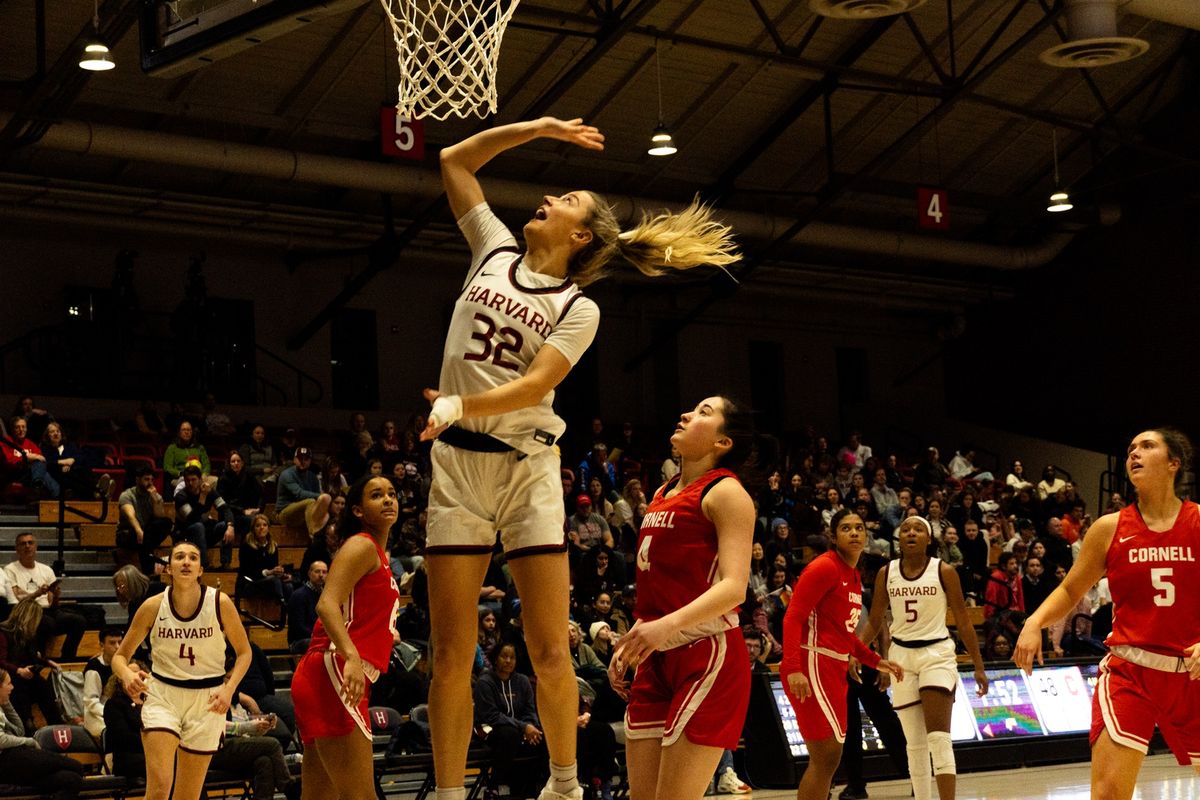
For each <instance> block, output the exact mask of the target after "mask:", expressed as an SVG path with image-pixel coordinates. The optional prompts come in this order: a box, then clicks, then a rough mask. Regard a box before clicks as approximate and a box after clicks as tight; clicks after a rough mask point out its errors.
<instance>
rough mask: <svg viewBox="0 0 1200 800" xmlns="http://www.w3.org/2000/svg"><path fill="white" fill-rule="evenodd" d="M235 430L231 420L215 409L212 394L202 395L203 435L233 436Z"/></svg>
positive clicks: (215, 399)
mask: <svg viewBox="0 0 1200 800" xmlns="http://www.w3.org/2000/svg"><path fill="white" fill-rule="evenodd" d="M236 432H237V428H235V427H234V425H233V420H231V419H230V418H229V415H228V414H226V413H225V412H224V411H222V410H220V409H219V408H217V398H216V395H214V394H213V393H212V392H208V393H207V394H205V395H204V434H205V435H206V436H209V437H213V436H218V437H219V436H233V434H234V433H236Z"/></svg>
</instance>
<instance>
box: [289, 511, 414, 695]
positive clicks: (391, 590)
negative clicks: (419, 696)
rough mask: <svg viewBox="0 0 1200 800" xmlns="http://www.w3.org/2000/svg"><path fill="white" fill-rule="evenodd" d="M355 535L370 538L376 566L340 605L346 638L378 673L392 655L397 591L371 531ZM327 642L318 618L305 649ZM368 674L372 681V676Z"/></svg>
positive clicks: (322, 646)
mask: <svg viewBox="0 0 1200 800" xmlns="http://www.w3.org/2000/svg"><path fill="white" fill-rule="evenodd" d="M357 535H358V536H366V537H367V538H368V539H370V540H371V545H372V546H373V547H374V548H375V550H376V552H378V553H379V569H377V570H375V571H374V572H372V573H371V574H369V575H366V576H364V577H363V578H361V579H360V580H359V582H358V583H356V584H354V589H353V590H352V591H351V592H350V597H349V599H348V600H346V604H345V605H344V606H342V615H343V616H344V617H345V618H346V629H347V630H348V631H349V632H350V641H352V642H354V646H355V647H356V648H357V649H358V654H359V656H361V657H362V660H363V661H364V662H365V663H366V664H370V665H371V666H372V667H374V668H375V669H377V670H378V671H379V672H387V668H388V661H389V660H390V659H391V657H392V645H393V639H392V637H393V635H394V634H395V632H396V615H397V614H398V613H400V590H399V589H397V588H396V579H395V578H393V577H392V568H391V565H390V564H389V563H388V559H387V556H386V555H385V554H384V552H383V550H381V549H380V548H379V545H377V544H376V543H375V540H374V538H373V537H372V536H371V534H369V533H359V534H357ZM331 644H332V642H331V641H330V639H329V634H327V633H326V632H325V625H324V624H323V623H322V622H321V620H320V619H318V620H317V624H316V625H314V626H313V634H312V642H311V643H310V644H309V646H308V649H309V652H313V651H318V652H320V651H324V650H328V649H329V648H330V645H331ZM369 671H370V670H368V672H369ZM368 677H370V678H371V680H375V678H374V677H373V676H370V675H368Z"/></svg>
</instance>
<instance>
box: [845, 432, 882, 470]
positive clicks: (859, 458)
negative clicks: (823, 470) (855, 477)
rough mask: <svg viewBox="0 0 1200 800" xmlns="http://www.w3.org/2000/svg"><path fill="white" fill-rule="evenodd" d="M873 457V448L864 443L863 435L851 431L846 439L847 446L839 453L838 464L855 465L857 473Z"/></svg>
mask: <svg viewBox="0 0 1200 800" xmlns="http://www.w3.org/2000/svg"><path fill="white" fill-rule="evenodd" d="M872 455H873V454H872V452H871V448H870V447H867V446H866V445H865V444H863V443H862V434H861V433H859V432H858V431H851V432H850V435H849V436H847V437H846V446H845V447H843V448H842V449H841V450H839V451H838V463H839V464H843V463H844V464H853V466H854V469H855V470H856V471H857V470H860V469H862V468H863V467H864V466H865V465H866V463H867V459H869V458H870V457H871V456H872Z"/></svg>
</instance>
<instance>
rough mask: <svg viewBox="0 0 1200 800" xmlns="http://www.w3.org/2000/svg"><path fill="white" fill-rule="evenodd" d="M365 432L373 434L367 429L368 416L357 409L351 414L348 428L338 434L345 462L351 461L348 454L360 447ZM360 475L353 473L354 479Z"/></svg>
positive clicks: (368, 434) (352, 477)
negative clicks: (347, 457)
mask: <svg viewBox="0 0 1200 800" xmlns="http://www.w3.org/2000/svg"><path fill="white" fill-rule="evenodd" d="M364 433H365V434H367V436H370V435H371V433H370V431H368V430H367V416H366V414H363V413H362V412H361V411H355V412H354V413H352V414H351V415H350V420H349V423H348V427H347V428H346V430H344V431H342V432H341V433H339V434H338V445H339V447H340V449H341V452H342V457H343V458H342V461H343V463H349V462H348V460H347V459H346V456H348V455H350V453H352V452H354V451H355V450H356V449H358V448H359V447H360V442H361V439H362V434H364ZM372 442H373V440H372ZM359 477H361V476H356V475H353V474H351V479H352V480H357V479H358V478H359Z"/></svg>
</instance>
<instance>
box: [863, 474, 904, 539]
mask: <svg viewBox="0 0 1200 800" xmlns="http://www.w3.org/2000/svg"><path fill="white" fill-rule="evenodd" d="M871 499H872V500H874V501H875V508H876V509H877V510H878V511H879V515H880V518H881V519H882V518H884V517H886V515H887V512H888V510H889V509H891V508H893V507H895V506H898V505H900V495H899V494H897V493H896V490H895V489H893V488H892V487H891V486H888V482H887V470H886V469H884V468H883V467H880V468H879V469H877V470H875V482H874V483H873V484H871ZM910 499H911V496H910ZM893 527H894V526H893ZM888 533H889V534H890V533H891V531H890V530H889V531H888Z"/></svg>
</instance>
